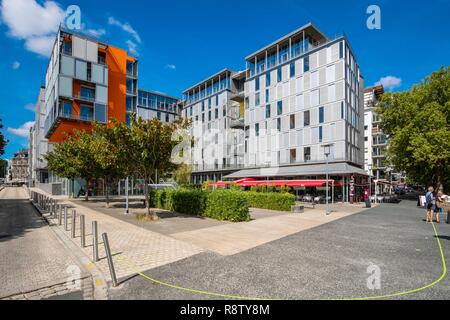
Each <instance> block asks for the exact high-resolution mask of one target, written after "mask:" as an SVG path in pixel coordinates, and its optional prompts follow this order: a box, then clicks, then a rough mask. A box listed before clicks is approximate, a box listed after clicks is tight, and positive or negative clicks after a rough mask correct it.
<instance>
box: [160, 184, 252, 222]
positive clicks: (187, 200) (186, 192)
mask: <svg viewBox="0 0 450 320" xmlns="http://www.w3.org/2000/svg"><path fill="white" fill-rule="evenodd" d="M154 199H155V200H154V204H155V207H156V208H159V209H164V210H169V211H173V212H178V213H183V214H188V215H197V216H204V217H209V218H213V219H217V220H226V221H233V222H237V221H249V220H250V213H249V205H248V201H247V197H246V196H245V194H244V193H243V192H241V191H230V190H216V191H212V192H206V191H202V190H193V189H176V190H170V189H165V190H157V191H155V192H154Z"/></svg>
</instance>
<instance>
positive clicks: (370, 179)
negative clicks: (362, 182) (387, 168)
mask: <svg viewBox="0 0 450 320" xmlns="http://www.w3.org/2000/svg"><path fill="white" fill-rule="evenodd" d="M367 168H368V169H369V200H370V202H372V164H370V163H369V165H368V166H367Z"/></svg>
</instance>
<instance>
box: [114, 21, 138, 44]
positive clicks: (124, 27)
mask: <svg viewBox="0 0 450 320" xmlns="http://www.w3.org/2000/svg"><path fill="white" fill-rule="evenodd" d="M108 24H109V25H111V26H116V27H119V28H121V29H122V30H123V31H125V32H127V33H129V34H130V35H131V36H132V37H133V38H134V39H135V41H136V42H137V43H141V42H142V40H141V37H140V36H139V34H138V33H137V31H136V30H134V29H133V27H132V26H131V25H130V24H129V23H128V22H125V23H123V22H120V21H119V20H117V19H115V18H114V17H109V19H108Z"/></svg>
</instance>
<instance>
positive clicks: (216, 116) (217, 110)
mask: <svg viewBox="0 0 450 320" xmlns="http://www.w3.org/2000/svg"><path fill="white" fill-rule="evenodd" d="M215 118H216V119H219V109H216V110H215Z"/></svg>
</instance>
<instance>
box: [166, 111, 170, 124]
mask: <svg viewBox="0 0 450 320" xmlns="http://www.w3.org/2000/svg"><path fill="white" fill-rule="evenodd" d="M166 122H170V118H169V114H168V113H166Z"/></svg>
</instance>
